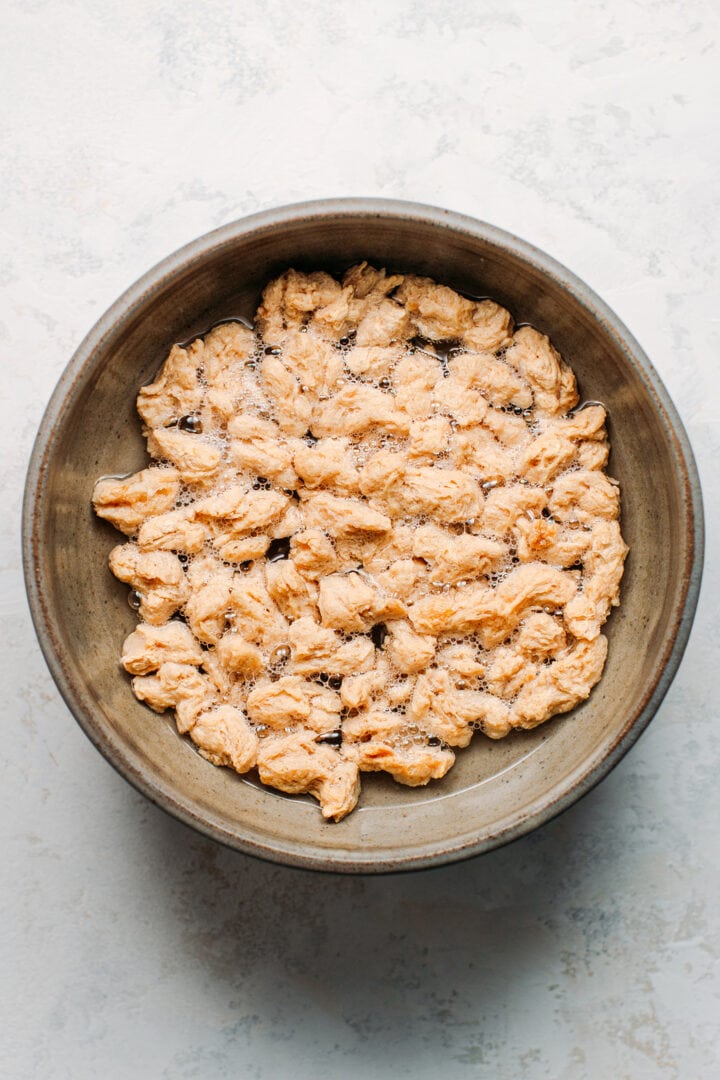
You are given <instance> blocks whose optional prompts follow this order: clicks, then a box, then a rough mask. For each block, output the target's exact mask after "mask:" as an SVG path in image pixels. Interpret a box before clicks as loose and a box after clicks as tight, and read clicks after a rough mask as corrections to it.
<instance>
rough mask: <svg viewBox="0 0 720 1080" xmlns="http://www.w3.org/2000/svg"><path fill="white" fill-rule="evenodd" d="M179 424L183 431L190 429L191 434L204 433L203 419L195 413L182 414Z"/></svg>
mask: <svg viewBox="0 0 720 1080" xmlns="http://www.w3.org/2000/svg"><path fill="white" fill-rule="evenodd" d="M177 426H178V427H179V428H180V430H181V431H189V432H190V434H191V435H201V434H202V429H203V426H202V420H201V419H200V417H199V416H197V415H196V414H195V413H188V415H187V416H181V417H180V419H179V420H178V424H177Z"/></svg>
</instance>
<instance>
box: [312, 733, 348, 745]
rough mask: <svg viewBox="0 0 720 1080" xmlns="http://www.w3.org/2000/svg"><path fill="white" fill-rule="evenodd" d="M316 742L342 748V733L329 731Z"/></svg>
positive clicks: (319, 736)
mask: <svg viewBox="0 0 720 1080" xmlns="http://www.w3.org/2000/svg"><path fill="white" fill-rule="evenodd" d="M315 742H316V743H323V744H324V745H325V746H340V745H341V744H342V731H339V730H338V731H327V732H325V734H324V735H318V737H317V739H316V740H315Z"/></svg>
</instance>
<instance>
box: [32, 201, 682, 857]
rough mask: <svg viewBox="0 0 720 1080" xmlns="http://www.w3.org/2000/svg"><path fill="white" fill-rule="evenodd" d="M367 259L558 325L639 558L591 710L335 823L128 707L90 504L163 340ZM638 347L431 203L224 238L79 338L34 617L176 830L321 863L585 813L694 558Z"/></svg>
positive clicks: (545, 325) (74, 700)
mask: <svg viewBox="0 0 720 1080" xmlns="http://www.w3.org/2000/svg"><path fill="white" fill-rule="evenodd" d="M363 258H364V259H367V260H368V261H370V262H371V263H374V264H376V265H380V266H386V267H388V268H390V269H391V270H399V271H402V270H408V271H413V272H416V273H420V274H427V275H428V276H430V277H433V278H435V279H436V280H437V281H439V282H442V283H445V284H448V285H451V286H453V287H454V288H457V289H459V290H461V291H463V292H466V293H469V294H472V295H475V296H491V297H493V298H494V299H496V300H497V301H499V302H500V303H501V304H504V305H505V306H507V307H508V308H509V309H510V311H511V312H512V313H513V315H514V317H515V319H516V321H517V322H520V323H522V322H529V323H532V324H533V325H534V326H536V327H538V328H539V329H540V330H542V331H544V332H547V333H548V334H549V335H550V337H551V339H552V341H553V343H554V344H555V345H556V347H557V348H558V349H559V350H560V352H561V353H562V355H563V356H564V358H565V359H566V360H567V361H568V362H569V363H570V364H571V365H572V367H573V368H574V370H575V373H576V375H577V378H578V382H579V385H580V389H581V394H582V396H583V397H584V398H586V399H595V400H600V401H602V402H604V403H605V404H606V406H607V408H608V410H609V416H610V436H611V441H612V456H611V460H610V469H609V471H610V473H611V475H614V476H616V477H617V478H618V479H619V480H620V482H621V485H622V528H623V533H624V536H625V538H626V541H627V543H628V544H629V545H630V555H629V557H628V561H627V564H626V572H625V577H624V580H623V585H622V605H621V607H620V608H619V609H618V610H616V611H615V612H614V614H613V615H612V617H611V619H610V621H609V623H608V624H607V627H606V630H607V633H608V636H609V639H610V650H609V658H608V662H607V667H606V670H605V673H604V675H603V678H602V680H601V682H600V684H599V685H598V686H597V687H596V689H595V690H594V691H593V693H592V695H591V697H590V699H589V700H588V701H587V702H586V703H584V704H583V705H582V706H580V707H579V708H577V709H575V710H574V711H573V712H572V713H570V714H568V715H566V716H563V717H557V718H555V719H554V720H552V721H550V722H549V723H547V724H545V725H544V726H542V727H540V728H538V729H536V730H535V731H532V732H526V733H517V734H513V735H511V736H510V737H509V738H507V739H505V740H503V741H501V742H491V741H490V740H487V739H484V738H483V737H482V736H477V737H476V738H475V740H474V742H473V744H472V745H471V747H470V748H469V749H468V750H466V751H462V752H460V753H459V754H458V759H457V763H456V765H455V767H454V768H453V769H452V770H451V772H450V773H449V774H448V776H447V777H445V778H444V779H443V780H442V781H441V782H439V783H435V784H431V785H430V786H428V787H427V788H421V789H416V790H411V789H407V788H403V787H400V786H398V785H396V784H394V783H393V781H392V780H391V779H390V778H389V777H385V776H369V777H365V778H364V780H363V794H362V796H361V801H360V805H359V808H358V809H357V810H356V811H355V812H354V813H353V814H351V815H350V816H349V817H348V818H346V819H345V820H344V821H342V822H340V823H339V824H328V823H326V822H324V821H323V820H322V819H321V816H320V814H319V812H318V810H317V805H316V803H315V802H314V801H312V800H310V799H307V798H300V797H296V798H289V797H285V796H282V795H280V794H278V793H275V792H271V791H268V790H265V789H262V788H260V786H259V785H258V784H257V783H255V782H253V780H252V779H244V778H241V777H239V776H237V775H235V774H234V773H232V772H231V771H229V770H227V769H217V768H214V767H213V766H211V765H209V764H208V763H207V762H206V761H204V760H203V759H202V758H201V757H200V756H199V755H198V754H197V753H196V752H195V750H194V749H193V747H192V744H190V743H189V741H188V740H187V739H183V738H180V737H178V735H177V734H176V732H175V729H174V726H173V724H172V721H170V720H168V719H167V718H165V717H159V716H157V715H155V714H154V713H152V712H150V711H149V710H148V709H147V708H146V707H144V706H143V705H141V704H140V703H139V702H137V701H136V700H135V698H134V697H133V695H132V692H131V689H130V683H129V679H128V677H127V676H126V675H125V674H124V672H123V671H122V670H121V669H120V667H119V663H118V658H119V653H120V648H121V644H122V641H123V640H124V637H125V636H126V634H128V633H129V632H130V631H131V629H132V627H133V625H134V623H135V615H134V613H133V612H132V611H130V609H129V607H128V605H127V602H126V597H127V588H126V587H125V586H123V585H121V584H120V583H119V582H117V581H116V580H115V579H114V578H113V577H112V576H111V574H110V572H109V571H108V569H107V555H108V552H109V550H110V548H111V547H112V546H113V545H114V544H115V543H118V542H120V537H119V535H118V534H117V533H116V532H115V531H114V530H113V529H112V528H110V527H109V526H107V525H106V524H104V523H102V522H100V521H99V520H98V519H97V518H95V516H94V515H93V513H92V510H91V505H90V497H91V492H92V487H93V484H94V482H95V480H96V478H97V477H98V476H102V475H112V474H122V473H127V472H130V471H133V470H135V469H137V468H139V467H141V466H142V465H143V464H144V463H145V461H146V455H145V450H144V442H143V440H142V438H141V434H140V423H139V419H138V417H137V414H136V413H135V408H134V401H135V396H136V392H137V389H138V388H139V387H140V386H141V385H142V384H143V383H145V382H147V381H148V380H149V379H150V378H151V377H152V376H153V375H154V373H155V372H156V370H157V368H158V366H159V365H160V363H161V362H162V360H163V358H164V356H165V355H166V353H167V351H168V348H169V346H170V344H171V343H172V342H175V341H185V340H187V339H188V338H190V337H192V336H193V335H195V334H197V333H199V332H202V331H205V330H206V329H207V328H208V327H209V326H210V325H212V324H213V323H214V322H216V321H218V320H219V319H225V318H229V317H232V316H238V315H242V316H245V317H252V315H253V313H254V310H255V307H256V304H257V300H258V296H259V293H260V290H261V288H262V287H263V285H264V284H265V282H266V281H267V280H268V279H269V278H271V277H272V276H273V275H274V274H276V273H279V272H281V271H282V270H283V269H285V268H287V267H288V266H295V267H296V268H298V269H318V268H322V269H327V270H329V271H330V272H334V271H335V272H341V271H342V270H344V269H345V268H347V267H348V266H350V265H351V264H352V263H353V262H357V261H358V260H360V259H363ZM631 348H632V344H628V341H627V339H625V338H624V336H623V334H622V333H621V332H619V331H618V324H617V323H616V322H615V321H614V320H613V319H612V317H610V316H609V315H608V313H607V312H606V310H605V309H604V308H603V307H602V305H600V304H598V303H596V302H595V298H594V297H593V296H592V294H591V293H590V292H589V291H584V290H583V287H582V286H580V285H579V283H577V282H576V281H575V280H574V279H571V278H570V275H567V276H565V272H564V271H563V270H562V268H559V267H557V265H556V264H553V263H551V262H550V261H547V260H545V259H544V257H543V256H541V255H540V253H538V252H534V251H533V249H531V248H529V247H528V246H527V245H522V244H520V243H519V242H517V241H514V239H513V238H511V237H507V236H503V235H502V234H498V233H497V232H496V231H495V230H492V229H489V228H487V227H483V226H481V225H479V224H478V223H470V222H467V221H466V220H465V219H450V218H443V216H442V212H440V211H434V212H430V211H425V212H421V211H420V209H418V208H415V209H412V208H411V209H408V210H405V211H401V210H399V209H396V210H395V211H394V212H382V213H381V212H373V211H372V210H368V209H361V208H357V209H355V210H353V209H352V208H350V209H345V210H344V211H343V212H341V213H338V212H337V210H334V211H331V210H327V211H321V210H319V209H315V210H313V211H312V212H306V213H302V212H300V211H298V210H297V209H295V210H294V211H293V209H292V208H290V210H289V211H287V212H286V213H285V214H284V215H283V214H282V213H278V214H277V215H276V217H275V219H273V220H264V221H261V222H260V223H255V224H253V222H252V220H250V221H249V222H247V223H239V224H238V225H236V226H235V227H229V228H227V229H225V230H221V231H220V233H219V234H218V235H217V236H216V237H214V238H213V237H211V238H210V239H205V241H200V242H197V243H196V244H195V245H191V248H190V249H189V250H188V249H186V250H185V251H184V252H181V253H179V254H178V255H177V256H175V257H173V258H172V259H171V260H167V261H166V263H164V264H163V265H162V266H161V267H160V268H159V269H158V270H156V271H153V272H151V274H150V275H148V276H147V278H146V279H144V280H143V282H141V283H140V287H135V288H134V289H133V290H130V293H129V294H127V295H126V298H123V300H121V301H120V302H119V303H118V305H116V307H115V309H113V310H112V311H111V312H110V313H109V314H108V316H106V317H105V319H104V320H102V321H101V323H100V324H99V325H98V327H97V328H96V330H95V331H94V332H93V334H91V335H90V338H89V339H88V340H87V341H86V343H84V345H83V346H81V349H80V350H79V352H78V354H77V356H76V359H75V361H74V362H73V365H72V366H71V370H70V371H69V372H68V374H67V375H66V377H65V382H64V385H63V386H62V387H61V391H60V392H59V395H56V399H55V401H54V404H53V405H51V408H50V410H49V414H48V417H47V419H46V426H45V430H44V432H41V436H40V440H39V448H38V451H37V453H38V454H39V455H40V457H39V461H38V473H37V476H38V480H37V492H36V494H35V492H33V493H31V497H32V496H34V503H33V505H32V511H33V523H32V527H33V529H34V534H33V536H34V549H33V560H34V562H33V566H32V570H31V576H32V577H33V580H34V582H35V585H36V590H37V599H36V601H35V617H36V621H37V622H38V623H39V624H42V626H43V627H44V630H45V640H44V645H45V649H46V653H47V654H48V656H49V659H50V662H51V667H52V668H53V672H54V674H55V676H56V678H57V679H58V682H59V684H60V686H61V689H62V690H63V693H64V694H65V696H66V698H67V699H68V702H69V704H70V705H71V707H72V708H73V711H74V712H75V714H76V715H77V717H78V719H79V720H80V722H81V723H82V724H83V726H84V727H85V729H86V731H87V732H88V734H89V735H90V737H91V738H92V739H93V740H94V741H95V742H96V744H97V745H98V746H99V747H100V749H101V750H102V751H103V752H104V753H105V754H106V755H107V756H108V757H109V758H110V760H111V761H113V763H114V764H115V765H117V766H118V767H119V768H120V770H121V771H122V772H123V773H124V775H126V776H127V777H128V778H129V779H130V780H131V781H133V782H134V783H136V784H137V785H138V786H140V787H141V788H142V789H143V790H144V791H146V793H148V794H150V795H151V797H153V798H154V799H156V800H157V801H158V802H160V804H161V805H163V806H165V807H166V808H168V809H170V810H172V811H173V812H175V813H176V814H178V815H179V816H180V817H182V818H183V819H184V820H186V821H189V822H191V823H193V824H196V825H197V826H198V827H200V828H202V829H203V830H205V831H207V832H209V833H211V834H212V835H213V836H215V837H217V838H219V839H222V840H224V841H226V842H228V843H230V844H233V845H235V846H237V847H240V848H242V849H244V850H248V851H252V852H255V853H257V854H264V855H266V856H268V857H270V858H274V859H278V860H281V861H287V862H294V863H302V864H304V865H310V866H328V867H334V868H337V869H391V868H394V867H399V866H407V865H426V864H428V863H431V862H435V861H443V860H446V859H450V858H454V857H458V856H459V855H461V854H464V853H468V852H472V851H479V850H482V849H483V848H485V847H489V846H493V845H494V844H496V843H498V842H501V841H502V840H504V839H507V838H509V837H511V836H513V835H517V834H518V833H519V832H521V831H523V830H525V829H527V828H528V827H530V826H531V825H532V824H534V823H537V822H538V821H540V820H542V819H543V818H544V817H547V816H549V815H550V813H552V812H553V808H558V807H560V806H562V805H566V804H567V802H569V801H572V799H573V798H574V797H575V796H576V795H577V794H580V793H582V791H584V790H585V789H586V788H587V786H589V784H590V783H591V782H592V780H593V777H596V776H597V774H598V771H600V772H601V771H602V768H603V763H606V766H607V763H608V762H609V761H611V760H612V759H613V755H617V752H618V748H619V747H621V746H622V744H623V741H624V740H625V741H626V742H627V739H628V733H629V732H630V730H631V728H632V727H633V725H634V724H635V723H636V722H637V720H638V718H639V717H640V716H641V714H643V710H646V711H647V709H646V707H647V705H648V702H649V701H650V699H651V697H652V695H653V694H655V695H657V688H658V683H659V680H660V678H661V673H662V671H663V667H664V665H665V663H666V661H667V658H668V655H669V653H670V650H671V649H672V647H673V642H674V640H675V636H676V634H677V631H678V625H679V621H680V619H681V616H682V614H683V609H684V605H685V601H686V597H687V592H688V581H689V575H690V571H691V567H692V558H693V541H692V520H691V518H692V506H691V503H692V499H691V494H690V492H689V490H688V480H687V463H686V461H685V459H684V456H683V447H682V445H681V443H680V442H678V436H677V423H678V422H677V420H676V418H675V417H674V414H673V415H669V414H668V411H667V403H666V401H665V398H664V394H663V392H662V388H660V390H659V391H658V387H657V385H655V384H654V383H653V381H652V376H648V375H647V373H645V372H643V370H642V368H641V366H640V367H639V366H638V364H637V363H636V362H635V360H634V358H633V355H632V354H631V352H630V350H631ZM32 596H33V590H32V589H31V599H32ZM42 636H43V631H42V629H41V637H42Z"/></svg>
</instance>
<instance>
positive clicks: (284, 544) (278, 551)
mask: <svg viewBox="0 0 720 1080" xmlns="http://www.w3.org/2000/svg"><path fill="white" fill-rule="evenodd" d="M265 555H266V558H267V560H268V562H280V560H281V559H287V558H288V557H289V555H290V537H289V536H284V537H282V538H281V539H279V540H272V541H271V543H270V547H269V548H268V549H267V551H266V553H265Z"/></svg>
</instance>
